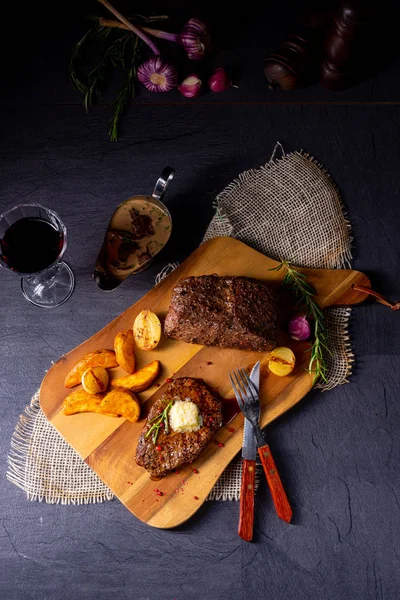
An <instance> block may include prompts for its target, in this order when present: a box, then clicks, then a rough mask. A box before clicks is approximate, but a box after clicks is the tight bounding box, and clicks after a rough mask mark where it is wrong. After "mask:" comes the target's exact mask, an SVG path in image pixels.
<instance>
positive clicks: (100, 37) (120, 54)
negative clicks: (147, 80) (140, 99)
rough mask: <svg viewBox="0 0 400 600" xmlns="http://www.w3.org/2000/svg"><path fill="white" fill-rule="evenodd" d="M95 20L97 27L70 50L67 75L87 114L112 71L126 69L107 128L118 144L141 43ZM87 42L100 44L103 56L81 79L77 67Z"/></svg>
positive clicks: (132, 92)
mask: <svg viewBox="0 0 400 600" xmlns="http://www.w3.org/2000/svg"><path fill="white" fill-rule="evenodd" d="M96 20H97V23H96V25H95V26H94V27H92V28H91V29H89V31H88V32H87V33H86V34H85V35H84V36H83V37H82V39H81V40H79V42H78V43H77V44H76V45H75V47H74V49H73V51H72V55H71V59H70V63H69V76H70V79H71V83H72V85H73V87H74V89H76V90H78V91H79V92H81V93H82V94H83V95H84V99H83V104H84V107H85V109H86V112H88V111H89V110H90V108H91V107H92V106H93V105H94V104H95V103H96V102H97V101H98V99H99V98H100V96H101V94H102V92H103V90H104V88H105V87H106V85H107V83H108V81H109V78H110V75H111V73H112V71H113V69H121V70H126V76H125V81H124V84H123V86H122V88H121V89H120V90H119V92H118V95H117V98H116V99H115V101H114V102H113V108H114V113H113V116H112V119H111V121H110V128H109V135H110V140H111V141H117V140H118V128H119V122H120V119H121V116H122V114H123V112H124V110H125V108H126V106H127V104H128V102H129V100H130V99H131V98H132V97H133V95H134V81H135V75H136V64H137V62H138V59H139V50H140V40H139V39H138V37H137V36H136V35H135V34H133V33H131V32H126V31H123V30H120V29H115V28H112V27H102V26H101V25H100V23H99V19H98V17H97V18H96ZM89 42H98V43H101V44H102V45H103V56H102V58H101V60H100V62H99V63H98V64H97V65H96V66H95V67H94V68H93V69H92V70H91V71H90V72H89V74H88V75H87V76H86V78H84V77H83V76H82V75H81V73H80V66H81V63H82V62H83V58H84V51H85V50H86V48H87V46H88V44H89Z"/></svg>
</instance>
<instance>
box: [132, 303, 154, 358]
mask: <svg viewBox="0 0 400 600" xmlns="http://www.w3.org/2000/svg"><path fill="white" fill-rule="evenodd" d="M133 335H134V338H135V344H136V346H137V347H138V348H140V350H153V348H155V347H156V346H157V345H158V342H159V341H160V339H161V323H160V319H159V318H158V317H157V315H156V314H155V313H153V312H151V310H149V309H148V308H145V309H144V310H142V311H141V312H140V313H139V314H138V315H137V317H136V319H135V321H134V323H133Z"/></svg>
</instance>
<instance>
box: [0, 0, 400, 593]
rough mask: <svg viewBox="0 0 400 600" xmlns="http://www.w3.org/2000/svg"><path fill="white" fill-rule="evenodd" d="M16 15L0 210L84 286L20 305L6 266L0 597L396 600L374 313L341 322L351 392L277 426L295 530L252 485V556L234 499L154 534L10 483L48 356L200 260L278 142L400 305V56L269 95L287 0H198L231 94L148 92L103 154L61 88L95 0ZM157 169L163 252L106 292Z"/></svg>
mask: <svg viewBox="0 0 400 600" xmlns="http://www.w3.org/2000/svg"><path fill="white" fill-rule="evenodd" d="M180 4H181V5H180V6H179V3H175V8H176V10H171V13H173V14H174V15H175V16H176V17H177V18H178V20H179V19H180V22H182V20H184V15H185V14H186V15H189V16H190V14H194V13H195V12H196V11H195V10H194V8H193V10H192V7H194V6H195V5H194V3H193V2H192V3H190V4H189V3H186V2H181V3H180ZM276 4H278V3H276ZM293 5H294V3H293ZM119 6H122V5H119ZM161 8H162V12H168V11H166V9H165V6H164V7H161ZM8 10H9V13H10V14H9V15H8V14H7V15H6V17H4V36H3V37H2V40H1V41H2V45H3V46H4V51H3V59H4V68H3V77H2V79H3V91H2V94H1V96H0V118H1V123H0V127H1V135H0V146H1V159H2V161H1V194H0V209H1V211H2V210H4V209H7V208H10V207H11V206H13V205H14V204H16V203H18V202H29V201H38V202H41V203H42V204H44V205H46V206H49V207H51V208H53V209H55V210H56V211H57V212H58V213H59V214H60V216H61V217H62V219H63V220H64V222H65V224H66V226H67V228H68V234H69V248H68V251H67V256H66V259H67V261H68V263H69V264H70V265H71V267H72V269H73V270H74V273H75V276H76V289H75V292H74V294H73V296H72V297H71V299H70V300H69V301H68V302H67V303H66V304H64V305H63V306H61V307H60V308H58V309H55V310H54V311H45V310H41V309H38V308H36V307H34V306H32V305H30V304H28V303H27V302H26V301H25V300H24V299H23V297H22V295H21V293H20V287H19V281H18V279H17V278H16V277H15V276H14V275H13V274H12V273H9V272H6V271H4V270H3V271H2V272H1V273H0V307H1V308H0V364H1V369H0V390H1V402H0V428H1V436H0V448H1V457H2V458H1V460H0V471H1V478H2V479H1V480H2V485H1V487H0V519H1V521H0V525H1V527H0V564H1V569H0V597H1V598H4V599H5V600H20V599H36V598H37V599H39V598H40V599H41V600H43V599H51V600H52V599H57V600H64V599H65V600H70V599H71V598H76V599H90V600H92V599H94V598H101V599H111V598H112V599H113V600H119V599H123V598H124V599H127V598H129V599H130V598H133V599H135V600H140V599H143V600H144V599H151V600H161V599H169V600H172V599H173V598H176V599H179V600H186V599H188V600H191V599H193V600H195V599H198V598H203V599H205V600H215V599H217V598H220V599H226V600H230V599H235V600H242V599H243V600H244V599H247V598H256V597H257V598H271V599H273V600H280V599H282V600H300V599H304V600H311V599H312V600H322V599H334V600H342V599H351V600H370V599H371V600H372V599H374V600H397V599H398V598H399V596H400V575H399V526H400V480H399V469H398V464H399V460H400V447H399V433H400V430H399V416H400V415H399V412H400V411H399V403H398V390H399V383H400V376H399V367H398V354H399V352H398V339H399V336H400V317H399V315H398V314H396V313H393V312H391V311H390V310H389V309H387V308H384V307H382V306H380V305H376V304H373V303H366V304H364V305H363V306H360V307H358V308H357V309H355V310H354V312H353V317H352V320H351V334H352V343H353V347H354V351H355V355H356V362H355V368H354V374H353V376H352V377H351V382H350V384H349V385H345V386H341V387H338V388H336V389H334V390H333V391H331V392H326V393H320V392H318V391H313V392H311V393H310V394H309V395H308V396H307V397H306V398H305V399H304V400H303V401H302V402H301V403H300V404H299V405H298V407H296V408H295V409H294V410H292V411H290V412H289V413H288V414H286V415H285V416H283V417H282V418H280V419H279V420H278V421H277V422H275V423H273V424H272V425H271V426H270V427H269V430H268V431H269V436H270V442H271V446H272V448H273V449H274V454H275V456H276V460H277V463H278V466H279V469H280V471H281V473H282V477H283V479H284V481H285V483H286V486H287V490H288V494H289V496H290V498H291V500H292V504H293V508H294V515H295V516H294V521H293V524H291V525H286V524H284V523H282V522H280V521H279V520H278V519H277V517H276V515H275V513H274V510H273V507H272V505H271V500H270V496H269V493H268V490H267V486H266V484H265V482H264V481H262V483H261V487H260V489H259V492H258V494H257V500H256V524H255V539H254V542H253V543H251V544H247V543H245V542H242V541H241V540H240V539H239V538H238V536H237V521H238V508H239V506H238V503H236V502H232V503H229V502H225V503H223V502H218V503H206V504H205V505H204V506H203V507H202V508H201V509H200V510H199V512H198V513H197V514H196V516H194V517H193V518H192V519H190V521H189V522H188V523H187V524H186V525H184V526H182V527H180V528H178V529H177V530H173V531H161V530H156V529H152V528H150V527H147V526H145V525H143V524H142V523H141V522H139V521H138V520H137V519H135V518H134V517H133V516H132V515H131V514H130V513H129V512H128V511H127V510H126V509H125V508H124V507H123V506H122V505H121V504H120V503H119V502H118V501H113V502H106V503H105V504H103V505H95V506H51V505H46V504H41V503H37V502H28V501H26V499H25V497H24V494H23V492H21V491H20V490H19V489H18V488H16V487H15V486H13V485H12V484H11V483H9V482H8V481H7V480H6V479H5V472H6V468H7V454H8V451H9V442H10V436H11V434H12V431H13V429H14V427H15V424H16V422H17V419H18V415H19V414H20V413H21V412H22V411H23V409H24V407H25V406H26V404H27V403H28V402H29V399H30V397H31V395H32V394H33V393H34V392H35V391H36V389H37V388H38V386H39V385H40V381H41V379H42V377H43V375H44V372H45V370H46V369H47V368H48V366H49V364H50V362H51V361H52V360H57V359H58V358H59V357H60V356H61V355H62V354H63V353H65V352H67V351H68V350H70V349H72V348H73V347H75V346H76V345H77V344H79V343H81V342H82V341H84V340H85V339H86V338H87V337H89V336H91V335H92V334H93V333H95V332H96V331H97V330H98V329H100V328H101V327H103V326H104V325H105V324H107V323H108V322H109V321H110V320H112V319H113V318H114V317H115V316H117V315H118V314H119V313H120V312H122V311H123V310H124V309H126V308H127V307H128V306H130V305H131V304H133V303H134V302H135V301H136V300H137V299H138V298H140V297H141V296H142V295H143V294H144V293H145V292H147V291H148V290H149V289H150V288H151V287H152V285H153V283H154V277H155V274H156V273H157V272H158V271H159V270H160V268H161V267H162V266H163V265H164V264H166V263H167V262H168V261H169V260H182V259H184V258H185V257H186V256H187V255H188V254H189V253H190V252H191V251H193V249H194V248H196V246H197V245H198V244H199V241H200V240H201V238H202V235H203V233H204V231H205V228H206V226H207V223H208V222H209V220H210V218H211V216H212V214H213V210H212V201H213V199H214V197H215V195H216V194H217V193H218V191H220V190H221V189H222V188H223V187H224V186H225V185H226V184H227V183H229V182H230V181H231V180H232V179H233V178H234V177H235V176H236V175H237V174H238V173H239V172H241V171H243V170H244V169H247V168H249V167H254V166H258V165H261V164H263V163H265V162H266V161H267V160H268V158H269V156H270V154H271V152H272V149H273V147H274V145H275V142H276V141H277V140H279V141H280V142H281V143H282V144H283V145H284V147H285V149H286V150H288V151H289V150H294V149H300V148H304V149H305V150H306V151H308V152H310V153H311V154H313V155H314V156H315V157H316V158H317V159H318V160H319V161H321V162H322V163H323V164H324V165H325V166H326V168H327V169H328V171H329V172H330V173H331V175H332V177H333V178H334V180H335V181H336V183H337V184H338V186H339V187H340V190H341V192H342V195H343V199H344V202H345V204H346V207H347V209H348V213H349V218H350V221H351V223H352V227H353V235H354V249H353V251H354V262H353V264H354V268H357V269H360V270H363V271H365V272H367V273H368V275H369V276H370V277H371V280H372V282H373V284H374V285H375V287H376V288H377V289H378V290H380V291H382V292H383V293H385V294H387V295H389V296H390V297H391V298H393V299H397V298H399V297H400V289H399V281H400V267H399V265H400V261H399V254H400V238H399V219H400V209H399V190H400V165H399V139H400V109H399V106H398V101H399V100H400V98H399V94H398V89H399V83H398V82H399V65H400V63H399V60H398V59H397V58H396V56H395V53H389V54H387V55H386V57H385V59H384V60H382V61H381V63H380V70H379V72H378V73H377V74H375V75H371V76H370V77H369V78H367V79H366V80H365V81H363V82H361V83H360V84H358V85H357V86H355V87H354V88H352V89H351V90H347V91H344V92H340V93H333V92H327V91H325V90H324V89H322V88H320V87H319V86H317V85H315V86H312V87H310V88H307V89H305V90H299V91H298V92H292V93H283V92H270V91H269V90H267V87H266V84H265V80H264V77H263V74H262V63H263V58H264V57H265V55H266V53H267V52H268V51H270V50H272V49H274V48H275V47H276V43H277V41H278V40H279V39H280V37H281V36H282V35H283V34H284V33H285V31H286V30H287V28H288V26H289V22H290V20H291V19H293V16H294V11H293V10H292V9H291V6H290V4H289V5H287V4H286V3H285V6H276V5H272V4H267V5H265V6H264V7H263V8H262V10H260V9H259V8H257V7H256V5H255V4H254V5H252V4H251V3H250V4H247V3H246V6H245V7H241V8H240V10H239V9H235V8H234V7H233V6H227V5H226V3H218V2H216V3H212V4H211V3H209V4H208V5H207V4H205V5H202V7H201V10H199V11H197V14H202V12H204V13H206V16H208V17H209V18H210V20H211V21H212V22H213V23H214V29H215V32H216V39H217V40H218V41H219V46H220V47H219V49H217V54H216V56H215V58H213V59H212V60H211V61H210V62H209V63H208V67H211V66H212V65H219V64H223V65H228V66H232V67H234V72H235V82H236V83H237V85H238V86H239V87H238V88H232V89H231V90H230V91H229V92H226V93H225V94H220V95H217V94H215V95H212V94H208V95H205V96H203V97H201V98H199V99H197V100H195V101H188V100H186V99H184V98H181V97H180V96H179V93H178V92H177V91H176V92H172V93H170V94H168V95H167V96H164V95H163V96H154V95H150V94H145V93H143V91H142V90H140V94H139V96H138V98H137V99H136V100H134V101H133V102H132V104H131V107H130V109H129V111H128V112H127V114H126V116H125V118H124V120H123V128H122V131H121V140H120V142H119V143H118V144H111V143H110V142H109V141H108V138H107V123H108V120H109V117H110V107H109V105H108V104H109V101H110V98H111V97H112V95H111V93H110V94H106V95H105V96H104V99H103V102H102V104H101V105H100V106H98V107H96V108H95V109H94V110H93V111H92V112H91V113H90V114H89V115H86V114H85V112H84V110H83V108H82V106H81V98H80V96H79V95H78V94H77V93H76V92H74V91H73V90H72V89H71V87H70V84H69V81H68V77H67V65H68V57H69V52H70V48H71V46H72V44H73V43H74V42H75V41H76V40H77V39H78V37H79V35H81V34H82V33H83V31H84V30H85V27H86V23H85V22H84V20H83V19H82V15H83V14H84V13H85V12H89V13H92V14H93V13H95V12H96V11H97V10H98V9H97V6H96V4H95V3H92V4H91V5H89V4H88V5H85V6H84V5H82V4H80V5H79V6H78V3H72V4H68V5H64V6H61V5H57V6H55V5H53V6H52V7H50V6H44V5H41V6H40V7H38V6H35V7H34V6H33V5H30V6H29V7H22V8H21V7H18V6H17V5H15V6H11V7H9V8H8ZM385 31H386V32H387V34H386V35H383V36H381V38H379V36H376V37H373V38H371V44H373V45H374V47H376V49H377V51H378V50H379V48H381V46H380V43H381V41H382V39H384V38H385V37H386V38H390V35H391V34H390V31H391V26H390V24H388V25H387V30H385ZM7 34H9V35H7ZM185 72H187V65H186V64H185V63H182V64H181V73H182V75H183V74H184V73H185ZM167 164H169V165H171V166H173V167H175V169H176V178H175V180H174V182H173V184H172V185H171V188H170V191H169V192H168V196H167V203H168V206H169V207H170V210H171V213H172V215H173V220H174V234H173V239H172V242H171V243H170V245H169V246H168V247H167V249H166V250H165V252H164V254H163V255H161V256H160V259H159V260H158V261H157V263H156V264H155V265H154V266H153V267H152V268H151V269H149V270H148V271H146V272H144V273H142V274H140V275H138V276H136V277H134V278H132V279H131V280H128V281H127V282H126V283H125V284H124V285H123V286H121V287H120V288H119V289H117V290H116V291H115V292H113V293H112V294H109V295H108V294H105V293H104V292H101V291H100V290H99V289H97V288H96V286H95V284H94V283H93V282H92V279H91V274H92V270H93V265H94V261H95V258H96V255H97V252H98V249H99V247H100V244H101V241H102V236H103V231H104V229H105V227H106V224H107V221H108V218H109V216H110V214H111V213H112V211H113V208H114V207H115V206H116V204H117V203H118V202H120V201H121V200H123V199H125V198H127V197H129V196H130V195H133V194H136V193H141V192H146V193H147V192H150V191H151V190H152V187H153V185H154V183H155V180H156V178H157V176H158V174H159V172H160V171H161V169H162V168H163V167H164V166H165V165H167Z"/></svg>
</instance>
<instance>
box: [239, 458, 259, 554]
mask: <svg viewBox="0 0 400 600" xmlns="http://www.w3.org/2000/svg"><path fill="white" fill-rule="evenodd" d="M255 478H256V461H255V460H246V459H243V462H242V487H241V489H240V515H239V527H238V534H239V535H240V537H241V538H242V539H243V540H245V541H246V542H251V540H252V537H253V524H254V483H255Z"/></svg>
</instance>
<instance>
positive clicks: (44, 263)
mask: <svg viewBox="0 0 400 600" xmlns="http://www.w3.org/2000/svg"><path fill="white" fill-rule="evenodd" d="M0 244H1V252H2V255H3V260H4V262H5V263H6V265H7V266H8V267H9V268H10V269H11V270H13V271H17V272H18V273H38V272H39V271H43V269H47V267H49V266H50V265H52V264H53V263H54V262H55V261H56V260H57V258H58V256H59V254H60V252H61V249H62V247H63V235H62V232H60V231H58V230H57V229H56V227H54V225H53V224H52V223H50V222H49V221H45V220H44V219H38V218H36V217H25V218H23V219H20V220H19V221H16V222H15V223H13V224H12V225H11V226H10V227H9V228H8V229H7V230H6V232H5V234H4V236H3V238H2V240H1V241H0Z"/></svg>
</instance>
